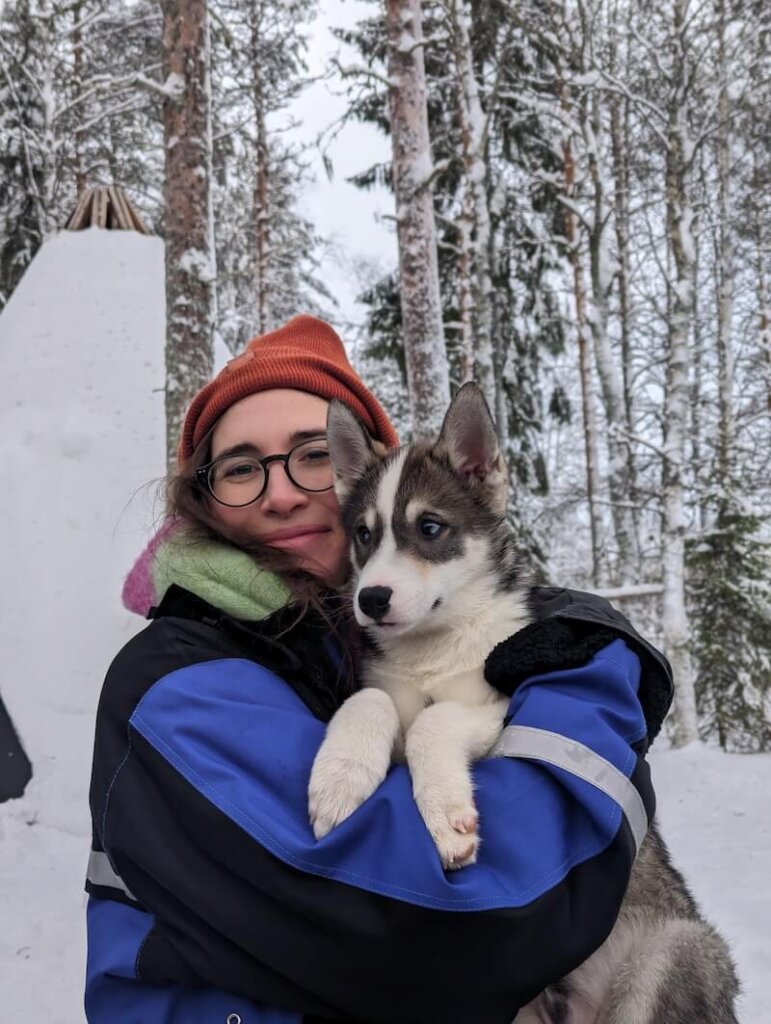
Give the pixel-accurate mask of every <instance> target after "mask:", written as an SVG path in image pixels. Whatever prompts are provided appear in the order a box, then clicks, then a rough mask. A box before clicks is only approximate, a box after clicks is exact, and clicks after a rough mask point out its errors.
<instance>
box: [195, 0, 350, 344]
mask: <svg viewBox="0 0 771 1024" xmlns="http://www.w3.org/2000/svg"><path fill="white" fill-rule="evenodd" d="M314 8H315V2H314V0H293V2H290V3H286V4H281V5H277V4H275V3H272V2H268V0H238V2H233V0H216V2H215V3H214V4H213V9H214V10H215V11H216V14H217V19H216V21H215V23H214V24H213V46H214V61H213V67H212V78H213V113H214V219H215V236H216V246H217V267H218V295H217V301H218V329H219V331H220V333H221V334H222V336H223V338H224V339H225V341H226V343H227V344H228V346H229V347H230V348H231V349H232V350H233V351H234V352H235V351H238V350H239V349H240V348H241V347H242V346H243V344H244V343H245V342H246V341H247V340H248V339H249V338H251V337H253V336H254V335H255V334H257V333H262V332H264V331H267V330H271V329H272V328H274V327H276V326H278V324H280V323H282V322H283V321H285V320H287V319H288V318H289V317H290V316H292V315H294V314H295V313H297V311H298V310H303V311H306V312H311V313H316V314H318V315H324V314H325V313H327V311H328V310H329V309H330V307H331V306H333V305H334V300H333V299H332V297H331V296H330V295H329V294H328V292H327V290H326V288H325V286H324V283H323V281H322V279H321V275H320V273H319V267H320V259H321V257H322V255H323V252H324V246H323V242H322V240H321V239H320V238H319V237H318V233H317V231H316V230H315V228H314V225H313V224H312V223H311V222H310V221H309V220H308V218H307V217H304V216H303V215H302V214H301V213H300V212H299V210H298V202H299V199H300V196H301V193H302V190H303V188H304V187H307V186H308V185H309V184H310V174H309V171H308V168H307V164H306V161H305V158H304V156H303V154H302V152H300V151H299V150H298V147H297V146H296V145H294V144H292V143H291V142H289V141H288V139H287V137H286V136H287V130H286V129H287V113H286V112H287V107H288V106H289V105H290V103H291V101H292V100H293V99H294V97H296V96H297V95H298V93H299V92H300V90H301V89H302V88H303V86H304V85H305V84H306V81H307V69H306V67H305V63H304V53H305V49H306V39H305V31H306V28H307V22H308V19H309V18H310V16H311V14H312V13H313V10H314Z"/></svg>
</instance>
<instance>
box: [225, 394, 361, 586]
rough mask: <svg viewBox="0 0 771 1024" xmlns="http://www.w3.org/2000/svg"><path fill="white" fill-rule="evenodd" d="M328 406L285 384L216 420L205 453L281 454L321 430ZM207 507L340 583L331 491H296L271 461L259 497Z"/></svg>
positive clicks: (342, 568) (342, 558) (340, 548)
mask: <svg viewBox="0 0 771 1024" xmlns="http://www.w3.org/2000/svg"><path fill="white" fill-rule="evenodd" d="M328 405H329V403H328V402H326V401H325V400H324V399H323V398H319V397H318V395H311V394H308V393H307V392H305V391H295V390H291V389H285V388H275V389H273V390H270V391H260V392H259V393H258V394H256V395H249V396H248V397H247V398H242V399H241V401H240V402H235V403H234V404H233V405H231V406H230V408H229V409H228V410H227V411H226V412H224V413H223V414H222V416H221V417H220V418H219V419H218V420H217V422H216V424H215V425H214V430H213V432H212V443H211V458H212V460H214V459H216V458H219V456H221V455H223V454H225V453H226V452H227V451H229V449H231V448H234V447H236V446H243V445H249V446H251V448H252V449H253V451H250V454H253V455H256V456H258V457H259V458H265V457H266V456H268V455H280V454H286V453H287V452H289V451H290V449H292V448H294V447H295V445H297V444H298V443H300V442H301V441H304V440H306V439H307V438H308V437H312V436H323V435H325V434H326V425H327V406H328ZM240 454H244V451H243V449H242V450H241V452H240ZM211 510H212V512H213V513H214V515H215V516H216V517H217V519H218V520H219V521H220V522H221V523H222V524H223V526H226V527H227V528H228V529H229V530H231V531H236V532H237V533H239V534H242V535H246V536H247V537H249V538H250V539H253V540H257V541H260V542H261V543H263V544H267V545H268V546H269V547H272V548H276V549H277V550H279V551H285V552H289V553H291V554H292V555H293V556H294V558H295V560H296V565H297V568H299V569H304V570H306V571H307V572H311V573H313V574H314V575H315V576H318V577H319V578H321V579H323V580H324V581H325V582H326V583H328V584H329V585H330V586H336V585H338V584H340V583H342V581H343V579H344V577H345V573H346V570H347V566H348V541H347V539H346V537H345V534H344V533H343V527H342V523H341V521H340V508H339V506H338V504H337V499H336V498H335V492H334V490H332V489H330V490H328V491H321V492H315V493H314V492H311V491H303V490H300V488H299V487H296V486H295V485H294V484H293V483H292V481H291V480H290V479H289V477H288V476H287V475H286V472H285V470H284V467H283V465H282V464H281V463H280V462H272V463H270V465H269V473H268V484H267V487H266V488H265V491H264V493H263V495H262V497H260V498H258V499H257V501H254V502H252V504H251V505H245V506H244V507H243V508H229V507H228V506H226V505H221V504H219V503H218V502H216V501H214V500H213V499H212V500H211Z"/></svg>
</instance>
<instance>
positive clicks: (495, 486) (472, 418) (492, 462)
mask: <svg viewBox="0 0 771 1024" xmlns="http://www.w3.org/2000/svg"><path fill="white" fill-rule="evenodd" d="M436 448H437V450H439V451H444V452H446V454H447V455H448V456H449V459H450V462H451V463H452V465H453V468H454V469H455V472H456V473H458V475H459V476H461V477H463V478H464V480H466V481H467V482H468V483H470V484H471V485H472V486H474V487H478V488H480V489H482V490H483V491H484V493H485V495H486V499H487V501H488V503H489V504H490V505H491V507H492V508H493V509H494V510H495V511H496V512H498V513H500V514H501V515H503V514H504V513H505V511H506V503H507V499H508V476H507V473H506V460H505V459H504V457H503V454H502V452H501V450H500V447H499V445H498V435H497V434H496V431H495V423H494V422H493V418H492V416H491V415H490V409H489V408H488V405H487V402H486V401H485V396H484V394H483V392H482V389H481V388H480V387H479V385H478V384H475V383H474V382H473V381H469V382H468V383H467V384H464V385H463V387H462V388H461V389H460V390H459V391H458V392H457V393H456V395H455V397H454V398H453V400H452V402H451V403H450V408H449V409H448V410H447V415H446V416H445V417H444V423H443V424H442V430H441V433H440V434H439V440H438V441H437V443H436Z"/></svg>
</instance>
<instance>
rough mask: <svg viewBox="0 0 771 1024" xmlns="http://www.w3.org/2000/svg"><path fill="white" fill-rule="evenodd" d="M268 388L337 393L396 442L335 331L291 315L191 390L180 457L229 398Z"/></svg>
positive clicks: (375, 430) (381, 436) (382, 436)
mask: <svg viewBox="0 0 771 1024" xmlns="http://www.w3.org/2000/svg"><path fill="white" fill-rule="evenodd" d="M270 388H295V389H297V390H298V391H309V392H310V393H311V394H312V395H319V396H320V397H321V398H326V399H329V400H331V399H333V398H339V399H340V401H342V402H345V404H346V405H347V406H348V407H349V408H350V409H352V410H353V411H354V412H355V413H356V415H357V416H358V417H359V419H360V420H361V421H362V423H363V424H364V425H365V426H366V428H367V430H369V432H370V433H371V434H372V436H373V437H374V438H377V439H378V440H380V441H382V442H383V443H384V444H385V445H387V446H388V447H389V448H393V447H395V446H396V445H398V444H399V439H398V437H397V436H396V431H395V430H394V428H393V426H392V425H391V422H390V420H389V419H388V416H386V414H385V412H384V411H383V409H382V407H381V405H380V403H379V402H378V400H377V399H376V398H375V396H374V395H373V394H372V392H371V391H369V390H368V389H367V388H366V387H365V386H364V384H363V383H362V381H361V380H360V379H359V377H358V376H357V375H356V374H355V373H354V371H353V368H352V367H351V364H350V363H349V362H348V357H347V356H346V354H345V349H344V348H343V343H342V341H341V340H340V338H339V337H338V335H337V334H336V333H335V331H334V330H333V329H332V328H331V327H330V326H329V324H326V323H324V321H323V320H319V319H317V318H316V317H315V316H296V317H293V319H291V320H290V321H289V323H286V324H284V326H283V327H279V328H278V330H275V331H271V332H270V333H269V334H263V335H260V337H258V338H254V339H253V340H252V341H250V342H249V344H248V345H247V346H246V348H245V350H244V351H243V352H242V353H241V355H240V356H236V358H235V359H231V360H230V362H229V363H227V365H226V366H225V367H224V368H223V369H222V370H220V372H219V373H218V374H217V376H216V377H215V378H214V380H212V381H210V382H209V383H208V384H207V385H206V386H205V387H203V388H202V389H201V390H200V391H199V392H198V394H197V395H196V396H195V398H194V399H193V401H192V402H191V404H190V408H189V409H188V410H187V415H186V416H185V422H184V424H183V426H182V436H181V437H180V441H179V451H178V459H179V462H180V464H182V463H184V462H185V461H186V460H187V459H189V458H190V456H191V455H192V454H193V451H194V449H195V448H196V447H197V445H198V444H199V443H200V441H201V440H202V439H203V438H204V437H205V436H206V433H207V432H208V431H209V430H210V429H211V428H212V427H213V426H214V424H215V422H216V421H217V420H218V419H219V417H220V416H221V415H222V414H223V413H224V412H225V410H226V409H229V408H230V406H231V405H233V404H234V403H235V402H238V401H240V399H242V398H246V397H247V395H253V394H255V393H256V392H258V391H268V390H269V389H270Z"/></svg>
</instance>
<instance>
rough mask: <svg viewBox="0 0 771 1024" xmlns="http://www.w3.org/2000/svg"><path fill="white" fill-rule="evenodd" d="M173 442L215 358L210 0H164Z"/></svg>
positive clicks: (169, 432)
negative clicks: (207, 4) (186, 411)
mask: <svg viewBox="0 0 771 1024" xmlns="http://www.w3.org/2000/svg"><path fill="white" fill-rule="evenodd" d="M162 10H163V73H164V89H165V92H166V95H165V98H164V103H163V127H164V152H165V162H166V172H165V187H164V199H165V203H164V229H165V236H166V320H167V327H166V441H167V455H168V459H169V463H170V464H173V463H174V461H175V458H176V451H177V445H178V443H179V434H180V430H181V427H182V420H183V417H184V413H185V410H186V409H187V407H188V405H189V404H190V402H191V400H192V398H193V396H194V394H195V393H196V392H197V391H198V390H199V389H200V388H201V387H202V386H203V384H204V383H205V382H206V381H207V380H209V378H210V377H211V373H212V364H213V358H214V348H213V345H214V322H215V288H214V284H215V263H214V233H213V221H212V207H211V157H212V134H211V82H210V77H209V72H210V65H209V62H210V47H209V22H208V12H207V9H206V2H205V0H162Z"/></svg>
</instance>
